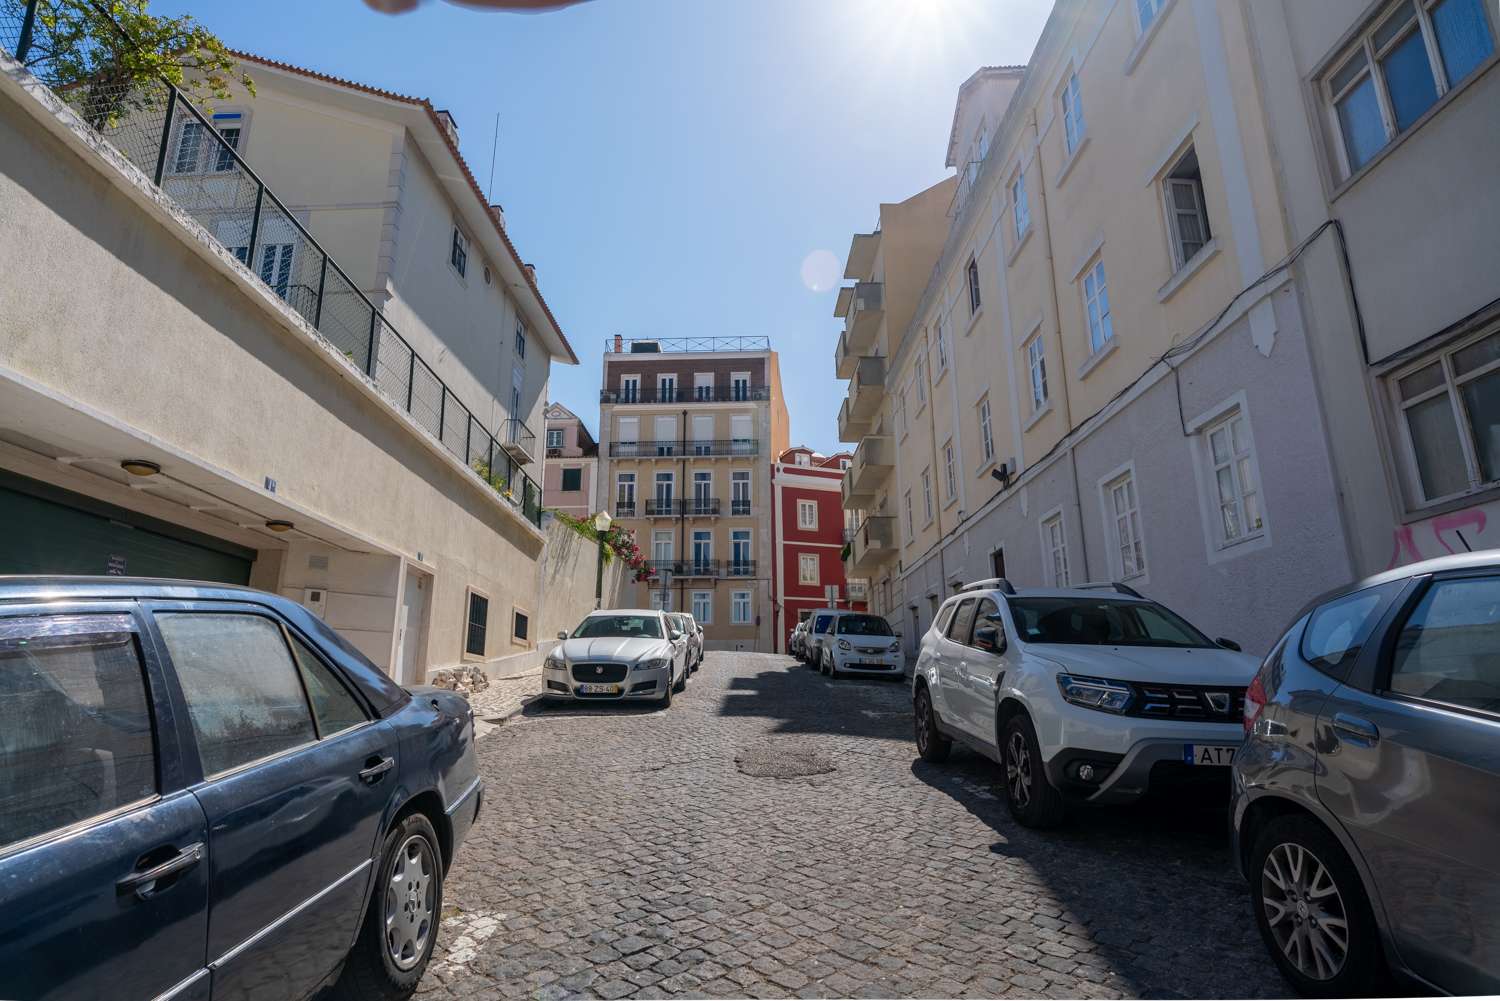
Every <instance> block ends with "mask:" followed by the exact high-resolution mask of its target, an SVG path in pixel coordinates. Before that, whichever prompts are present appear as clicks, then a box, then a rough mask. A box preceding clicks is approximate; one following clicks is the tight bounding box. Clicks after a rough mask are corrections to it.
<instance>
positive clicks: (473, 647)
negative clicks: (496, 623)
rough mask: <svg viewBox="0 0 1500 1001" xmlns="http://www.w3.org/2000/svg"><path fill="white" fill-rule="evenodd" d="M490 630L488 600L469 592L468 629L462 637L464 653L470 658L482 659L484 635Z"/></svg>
mask: <svg viewBox="0 0 1500 1001" xmlns="http://www.w3.org/2000/svg"><path fill="white" fill-rule="evenodd" d="M489 628H490V599H488V598H486V597H485V596H484V595H482V594H479V593H477V592H474V591H470V592H469V629H468V632H467V633H466V634H465V636H464V653H466V654H468V655H469V656H471V657H483V656H484V649H485V641H486V638H487V637H486V633H488V632H489Z"/></svg>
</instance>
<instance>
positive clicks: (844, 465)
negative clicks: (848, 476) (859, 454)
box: [839, 459, 849, 469]
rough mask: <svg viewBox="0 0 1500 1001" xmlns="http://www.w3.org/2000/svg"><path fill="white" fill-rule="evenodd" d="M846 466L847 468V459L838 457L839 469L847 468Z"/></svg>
mask: <svg viewBox="0 0 1500 1001" xmlns="http://www.w3.org/2000/svg"><path fill="white" fill-rule="evenodd" d="M848 468H849V460H848V459H840V460H839V469H848Z"/></svg>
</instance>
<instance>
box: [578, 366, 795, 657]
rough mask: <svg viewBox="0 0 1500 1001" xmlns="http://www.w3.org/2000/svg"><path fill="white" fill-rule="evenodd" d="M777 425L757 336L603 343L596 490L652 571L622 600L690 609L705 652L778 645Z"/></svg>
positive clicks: (781, 438) (776, 379) (774, 384)
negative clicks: (775, 578)
mask: <svg viewBox="0 0 1500 1001" xmlns="http://www.w3.org/2000/svg"><path fill="white" fill-rule="evenodd" d="M787 425H788V421H787V410H786V402H785V400H784V399H783V398H782V395H781V371H780V368H779V367H778V364H777V357H776V352H774V351H772V350H771V347H770V342H769V340H768V339H767V338H765V337H717V338H715V337H704V338H675V339H664V340H647V339H639V338H638V339H633V340H632V339H626V338H620V337H616V338H614V339H613V340H611V341H609V342H608V343H607V344H606V350H605V355H604V385H603V387H602V388H601V390H600V393H599V438H600V474H599V475H600V483H601V489H602V491H605V492H606V495H607V497H608V501H607V510H609V511H610V512H611V514H612V515H613V517H615V518H616V519H618V520H619V521H621V522H622V523H623V524H624V525H625V526H626V527H628V528H630V529H631V530H632V531H633V532H634V533H635V538H636V543H637V544H638V545H639V546H640V547H641V549H642V550H643V551H644V552H645V553H646V555H647V557H648V559H649V560H650V561H651V565H652V567H653V569H654V570H655V572H656V578H655V579H653V580H652V581H650V582H649V583H644V582H643V583H640V584H636V585H635V587H634V591H635V593H634V595H632V596H631V597H630V599H629V603H631V604H634V605H635V606H637V607H647V606H650V607H655V608H666V609H670V610H673V611H685V612H690V613H692V615H693V616H694V617H695V618H696V619H697V620H698V621H699V622H700V623H702V624H703V627H704V634H705V640H706V641H707V643H708V645H709V646H710V647H712V648H715V649H731V650H764V651H770V650H774V649H775V648H776V647H775V637H774V636H773V635H772V628H773V624H774V621H775V616H774V615H773V614H772V609H773V606H772V593H771V574H772V571H773V565H774V564H773V559H772V554H773V549H772V532H771V517H772V505H771V490H770V488H771V461H772V459H773V457H775V456H777V455H780V454H781V452H782V451H784V450H785V449H786V448H787V444H788V441H787V439H788V426H787ZM628 594H630V591H629V589H628V588H627V595H628Z"/></svg>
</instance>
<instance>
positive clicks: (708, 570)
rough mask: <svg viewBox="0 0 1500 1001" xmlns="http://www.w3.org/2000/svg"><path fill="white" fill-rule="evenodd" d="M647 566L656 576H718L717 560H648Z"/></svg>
mask: <svg viewBox="0 0 1500 1001" xmlns="http://www.w3.org/2000/svg"><path fill="white" fill-rule="evenodd" d="M647 565H648V566H650V567H651V569H652V570H653V571H655V572H656V573H657V574H658V575H671V576H673V577H717V576H719V561H718V560H710V559H702V560H650V561H648V563H647Z"/></svg>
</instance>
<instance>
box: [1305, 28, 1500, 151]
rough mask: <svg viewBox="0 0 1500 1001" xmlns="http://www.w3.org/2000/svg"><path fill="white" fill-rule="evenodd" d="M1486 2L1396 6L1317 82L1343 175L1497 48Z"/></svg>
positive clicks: (1400, 130) (1404, 127)
mask: <svg viewBox="0 0 1500 1001" xmlns="http://www.w3.org/2000/svg"><path fill="white" fill-rule="evenodd" d="M1485 6H1486V4H1485V3H1484V0H1438V2H1436V3H1434V2H1431V0H1421V2H1413V0H1402V2H1401V3H1398V4H1396V5H1395V6H1394V7H1391V8H1389V9H1388V10H1389V13H1388V14H1387V15H1386V16H1385V17H1383V18H1381V19H1379V20H1377V21H1374V22H1372V26H1371V28H1370V29H1369V30H1367V31H1366V32H1365V33H1364V35H1363V36H1362V37H1361V38H1360V39H1359V40H1358V41H1357V42H1355V43H1354V44H1353V46H1351V47H1350V49H1349V51H1348V52H1347V53H1345V54H1344V55H1343V56H1342V57H1341V58H1340V59H1338V60H1337V61H1336V62H1335V64H1334V69H1333V71H1332V72H1331V73H1329V74H1328V76H1327V77H1326V78H1325V79H1324V81H1323V87H1324V91H1325V94H1324V96H1325V99H1326V100H1327V101H1328V106H1329V109H1330V116H1331V118H1332V122H1333V126H1334V128H1335V130H1336V132H1337V134H1338V136H1339V138H1340V139H1342V142H1341V143H1340V144H1339V149H1340V151H1341V153H1342V156H1343V160H1344V173H1345V176H1347V175H1349V174H1352V173H1354V172H1355V171H1356V170H1358V169H1359V168H1360V167H1362V166H1364V165H1365V164H1366V163H1368V162H1370V160H1371V158H1372V157H1374V156H1375V154H1376V153H1378V152H1380V150H1381V149H1383V148H1384V147H1385V145H1386V144H1387V143H1389V142H1390V141H1391V140H1392V139H1394V138H1396V136H1398V135H1400V134H1401V133H1402V132H1405V131H1406V130H1407V129H1409V128H1411V127H1412V125H1413V124H1414V123H1415V122H1416V121H1417V119H1419V118H1421V117H1422V115H1423V114H1424V113H1426V111H1427V109H1428V108H1430V107H1432V106H1433V104H1435V103H1437V100H1438V98H1440V97H1442V96H1443V95H1444V94H1446V93H1447V92H1448V91H1449V90H1451V89H1452V88H1453V87H1455V86H1457V85H1458V84H1459V83H1460V82H1462V81H1463V80H1464V79H1465V78H1467V77H1468V76H1469V75H1470V74H1471V73H1473V72H1474V70H1475V69H1476V68H1478V67H1479V65H1480V64H1481V63H1483V62H1484V61H1485V60H1486V59H1488V58H1489V57H1490V55H1491V54H1492V53H1493V52H1494V50H1495V43H1494V35H1493V33H1492V29H1491V26H1490V23H1489V16H1488V14H1487V12H1486V11H1485Z"/></svg>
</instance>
